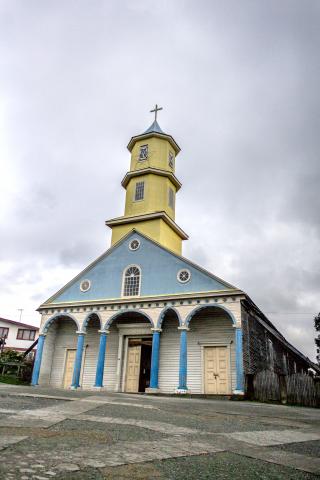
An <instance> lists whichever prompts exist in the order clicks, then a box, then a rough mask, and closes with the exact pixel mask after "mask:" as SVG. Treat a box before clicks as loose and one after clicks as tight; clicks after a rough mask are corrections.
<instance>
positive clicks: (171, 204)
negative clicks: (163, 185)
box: [168, 187, 174, 210]
mask: <svg viewBox="0 0 320 480" xmlns="http://www.w3.org/2000/svg"><path fill="white" fill-rule="evenodd" d="M168 204H169V207H171V208H172V210H174V191H173V190H172V188H170V187H169V191H168Z"/></svg>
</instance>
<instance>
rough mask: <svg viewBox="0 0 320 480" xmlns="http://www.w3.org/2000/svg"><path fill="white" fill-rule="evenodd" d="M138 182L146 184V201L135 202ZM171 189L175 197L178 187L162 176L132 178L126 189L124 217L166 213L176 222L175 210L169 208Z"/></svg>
mask: <svg viewBox="0 0 320 480" xmlns="http://www.w3.org/2000/svg"><path fill="white" fill-rule="evenodd" d="M137 182H144V199H143V200H138V201H135V199H134V195H135V191H136V184H137ZM169 188H172V190H173V192H174V196H175V195H176V187H175V186H174V185H173V183H172V182H171V181H170V180H169V179H168V178H166V177H163V176H160V175H154V174H148V175H141V176H138V177H134V178H132V179H131V180H130V181H129V183H128V186H127V189H126V190H127V193H126V205H125V212H124V216H125V217H131V216H133V215H142V214H145V213H153V212H166V213H167V214H168V215H169V217H170V218H172V219H173V220H174V219H175V210H174V209H172V208H171V207H170V206H169Z"/></svg>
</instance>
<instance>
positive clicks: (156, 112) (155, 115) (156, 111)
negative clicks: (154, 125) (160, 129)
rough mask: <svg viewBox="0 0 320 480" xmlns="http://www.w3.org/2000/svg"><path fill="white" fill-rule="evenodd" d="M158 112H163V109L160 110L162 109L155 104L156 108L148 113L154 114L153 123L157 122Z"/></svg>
mask: <svg viewBox="0 0 320 480" xmlns="http://www.w3.org/2000/svg"><path fill="white" fill-rule="evenodd" d="M159 110H163V108H162V107H158V105H157V104H156V106H155V107H154V109H153V110H150V113H153V112H154V121H155V122H156V121H157V114H158V112H159Z"/></svg>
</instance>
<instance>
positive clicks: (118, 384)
mask: <svg viewBox="0 0 320 480" xmlns="http://www.w3.org/2000/svg"><path fill="white" fill-rule="evenodd" d="M157 110H158V109H157V107H156V109H155V121H154V122H153V124H152V125H151V126H150V127H149V128H148V130H146V131H145V132H144V133H143V134H141V135H137V136H135V137H132V138H131V140H130V142H129V144H128V149H129V151H130V153H131V163H130V170H129V171H128V172H127V173H126V175H125V176H124V178H123V180H122V186H123V187H124V189H125V190H126V202H125V212H124V215H123V216H122V217H118V218H114V219H111V220H109V221H107V222H106V225H107V226H108V227H110V228H111V229H112V239H111V247H110V248H109V249H108V250H107V251H106V252H105V253H103V254H102V255H101V256H100V257H99V258H97V259H96V260H95V261H94V262H93V263H92V264H90V265H89V266H88V267H87V268H85V269H84V270H83V271H82V272H81V273H80V274H79V275H77V276H76V277H75V278H74V279H72V280H71V281H70V282H69V283H68V284H67V285H65V286H64V287H63V288H62V289H61V290H59V291H58V292H57V293H56V294H55V295H53V296H52V297H51V298H49V299H48V300H47V301H46V302H44V303H43V304H42V305H41V306H40V307H39V312H40V314H41V326H40V336H39V342H38V350H37V355H36V360H35V364H34V370H33V376H32V384H33V385H43V386H44V385H50V386H52V387H59V388H73V389H77V388H83V389H92V388H99V389H102V388H103V389H106V390H109V391H117V392H147V393H148V392H149V393H158V392H159V393H167V394H172V393H192V394H207V395H243V394H244V393H245V392H246V390H247V389H248V388H249V385H250V378H251V377H252V375H254V374H255V373H256V372H257V371H259V369H262V368H266V366H268V367H269V368H272V369H273V370H274V371H277V372H279V373H280V374H282V375H287V374H289V373H290V372H292V371H300V370H301V371H307V369H308V368H309V367H310V366H311V365H310V362H309V360H308V359H307V358H305V357H304V356H303V355H302V354H301V353H300V352H299V351H298V350H296V349H295V348H294V347H293V346H292V345H290V344H289V343H288V342H287V341H286V340H285V338H284V337H283V336H282V335H281V334H280V332H279V331H278V330H277V329H276V328H275V327H274V326H273V325H272V323H271V322H270V321H269V320H268V319H267V318H266V317H265V316H264V315H263V313H262V312H261V311H260V310H259V309H258V307H257V306H256V305H255V304H254V303H253V302H252V300H251V299H250V298H249V297H248V296H247V295H246V294H245V293H244V292H243V291H241V290H239V289H238V288H236V287H235V286H233V285H231V284H229V283H228V282H226V281H224V280H222V279H220V278H218V277H216V276H215V275H213V274H212V273H210V272H208V271H206V270H205V269H204V268H202V267H200V266H198V265H196V264H194V263H193V262H191V261H189V260H188V259H186V258H184V257H182V256H181V253H182V242H183V241H185V240H187V239H188V236H187V234H186V233H185V232H184V231H183V230H182V229H181V228H180V227H179V226H178V224H177V223H176V222H175V201H176V194H177V192H178V191H179V189H180V188H181V183H180V182H179V180H178V179H177V177H176V176H175V162H176V157H177V156H178V154H179V152H180V148H179V146H178V144H177V143H176V141H175V140H174V138H173V137H172V136H171V135H168V134H166V133H164V132H163V131H162V130H161V128H160V126H159V124H158V122H157V118H156V115H157Z"/></svg>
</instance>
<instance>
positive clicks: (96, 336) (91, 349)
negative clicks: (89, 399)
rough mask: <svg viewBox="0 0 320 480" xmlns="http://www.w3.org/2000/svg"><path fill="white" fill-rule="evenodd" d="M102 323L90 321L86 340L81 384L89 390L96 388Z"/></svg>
mask: <svg viewBox="0 0 320 480" xmlns="http://www.w3.org/2000/svg"><path fill="white" fill-rule="evenodd" d="M99 329H100V323H99V321H98V320H97V319H95V320H90V321H89V324H88V326H87V334H86V336H85V339H84V353H83V367H82V374H81V377H80V384H81V386H82V387H83V388H86V389H89V388H92V387H93V386H94V382H95V378H96V368H97V360H98V352H99V343H100V333H99V332H98V330H99Z"/></svg>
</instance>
